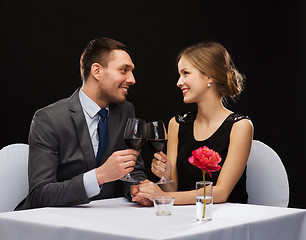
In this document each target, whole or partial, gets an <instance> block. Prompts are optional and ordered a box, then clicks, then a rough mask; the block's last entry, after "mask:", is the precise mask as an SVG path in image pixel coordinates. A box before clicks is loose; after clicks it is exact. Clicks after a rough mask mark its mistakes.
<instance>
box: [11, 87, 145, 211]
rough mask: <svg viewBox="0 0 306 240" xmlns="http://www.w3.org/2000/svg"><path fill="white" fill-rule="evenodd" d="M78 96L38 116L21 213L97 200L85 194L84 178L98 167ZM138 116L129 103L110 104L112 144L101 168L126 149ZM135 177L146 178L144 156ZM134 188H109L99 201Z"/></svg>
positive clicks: (113, 184)
mask: <svg viewBox="0 0 306 240" xmlns="http://www.w3.org/2000/svg"><path fill="white" fill-rule="evenodd" d="M78 91H79V89H78V90H77V91H76V92H75V93H74V94H73V95H72V96H71V97H70V98H67V99H63V100H60V101H58V102H56V103H54V104H52V105H49V106H47V107H45V108H42V109H40V110H38V111H37V112H36V113H35V115H34V117H33V120H32V123H31V127H30V133H29V146H30V150H29V194H28V196H27V198H26V199H24V200H23V201H22V202H21V203H20V204H19V205H18V206H17V208H16V210H21V209H29V208H37V207H45V206H73V205H77V204H83V203H88V202H90V201H91V200H92V199H89V198H88V197H87V194H86V192H85V188H84V184H83V174H84V173H85V172H87V171H89V170H91V169H94V168H95V167H96V166H95V164H96V159H95V155H94V151H93V146H92V143H91V139H90V136H89V131H88V127H87V124H86V120H85V116H84V113H83V109H82V106H81V103H80V100H79V94H78ZM134 115H135V113H134V107H133V105H132V104H131V103H129V102H127V101H126V102H124V103H122V104H116V105H115V104H114V105H110V112H109V118H108V134H109V143H108V146H107V148H106V150H105V153H104V155H103V157H102V160H101V164H103V163H104V162H105V161H106V160H107V158H108V157H109V156H110V155H111V154H112V153H113V152H114V151H117V150H123V149H126V148H127V146H126V145H125V142H124V138H123V132H124V127H125V124H126V122H127V119H128V118H129V117H134ZM132 176H133V177H134V178H136V179H138V180H144V179H145V178H146V174H145V172H144V164H143V161H142V159H141V158H140V157H139V158H138V161H137V164H136V165H135V167H134V171H133V172H132ZM131 185H132V184H131V183H127V182H122V181H120V180H117V181H114V182H110V183H106V184H104V185H103V188H102V190H101V192H100V194H99V195H97V196H95V197H94V199H104V198H112V197H119V196H127V197H128V194H129V189H130V186H131Z"/></svg>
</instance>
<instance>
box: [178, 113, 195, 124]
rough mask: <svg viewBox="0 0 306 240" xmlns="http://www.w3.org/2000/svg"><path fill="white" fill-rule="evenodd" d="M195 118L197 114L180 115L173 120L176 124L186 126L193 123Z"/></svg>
mask: <svg viewBox="0 0 306 240" xmlns="http://www.w3.org/2000/svg"><path fill="white" fill-rule="evenodd" d="M196 116H197V112H187V113H181V114H177V115H176V116H175V120H176V122H177V123H178V124H181V125H188V124H192V123H193V122H194V120H195V119H196Z"/></svg>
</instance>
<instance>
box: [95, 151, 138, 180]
mask: <svg viewBox="0 0 306 240" xmlns="http://www.w3.org/2000/svg"><path fill="white" fill-rule="evenodd" d="M138 155H139V152H138V151H136V150H133V149H127V150H121V151H117V152H114V153H113V154H112V155H111V156H110V157H109V158H108V159H107V160H106V162H105V163H104V164H103V165H102V166H100V167H98V168H96V177H97V180H98V184H99V185H102V184H104V183H107V182H112V181H115V180H118V179H120V178H122V177H123V176H124V175H126V174H127V173H129V172H132V171H133V170H134V168H133V166H134V165H135V164H136V160H137V157H138Z"/></svg>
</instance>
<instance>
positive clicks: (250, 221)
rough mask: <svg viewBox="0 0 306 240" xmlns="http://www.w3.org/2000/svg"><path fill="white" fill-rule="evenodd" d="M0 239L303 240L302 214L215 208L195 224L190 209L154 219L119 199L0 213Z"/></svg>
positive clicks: (225, 206)
mask: <svg viewBox="0 0 306 240" xmlns="http://www.w3.org/2000/svg"><path fill="white" fill-rule="evenodd" d="M0 239H1V240H9V239H24V240H27V239H31V240H35V239H43V240H55V239H65V240H70V239H71V240H78V239H80V240H85V239H86V240H87V239H88V240H95V239H97V240H98V239H99V240H101V239H210V240H213V239H216V240H222V239H224V240H240V239H241V240H248V239H250V240H257V239H258V240H264V239H268V240H273V239H277V240H282V239H284V240H305V239H306V210H302V209H291V208H278V207H266V206H256V205H247V204H230V203H225V204H215V205H214V218H213V220H211V221H208V222H198V221H196V219H195V206H194V205H187V206H175V207H174V209H173V213H172V215H171V216H156V214H155V212H154V208H153V207H150V208H146V207H140V206H139V205H137V204H135V203H131V202H128V201H127V200H126V199H124V198H117V199H108V200H100V201H94V202H91V203H90V204H86V205H81V206H78V207H69V208H41V209H33V210H26V211H18V212H7V213H0Z"/></svg>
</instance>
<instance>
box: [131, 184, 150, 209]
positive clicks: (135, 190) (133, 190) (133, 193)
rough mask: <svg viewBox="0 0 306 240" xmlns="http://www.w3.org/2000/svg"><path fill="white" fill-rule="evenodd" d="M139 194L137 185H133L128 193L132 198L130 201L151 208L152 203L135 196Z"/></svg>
mask: <svg viewBox="0 0 306 240" xmlns="http://www.w3.org/2000/svg"><path fill="white" fill-rule="evenodd" d="M138 192H139V185H133V186H131V188H130V193H131V196H132V201H133V202H137V203H139V204H140V205H141V206H145V207H151V206H153V202H152V201H151V200H149V199H147V198H144V197H140V196H137V193H138Z"/></svg>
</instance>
